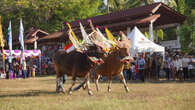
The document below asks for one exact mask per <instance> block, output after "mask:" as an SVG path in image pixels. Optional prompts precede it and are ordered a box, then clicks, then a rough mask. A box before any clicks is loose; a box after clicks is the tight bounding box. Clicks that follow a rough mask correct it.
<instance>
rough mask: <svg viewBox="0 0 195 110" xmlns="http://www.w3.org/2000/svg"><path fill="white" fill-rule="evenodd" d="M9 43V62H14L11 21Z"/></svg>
mask: <svg viewBox="0 0 195 110" xmlns="http://www.w3.org/2000/svg"><path fill="white" fill-rule="evenodd" d="M8 45H9V51H10V55H9V63H12V27H11V21H9V27H8Z"/></svg>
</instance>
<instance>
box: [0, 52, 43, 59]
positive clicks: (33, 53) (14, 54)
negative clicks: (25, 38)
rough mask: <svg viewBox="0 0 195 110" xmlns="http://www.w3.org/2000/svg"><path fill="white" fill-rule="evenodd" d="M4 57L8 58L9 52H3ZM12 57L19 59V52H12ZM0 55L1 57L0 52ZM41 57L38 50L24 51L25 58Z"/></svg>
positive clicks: (0, 53)
mask: <svg viewBox="0 0 195 110" xmlns="http://www.w3.org/2000/svg"><path fill="white" fill-rule="evenodd" d="M4 52H5V56H6V58H8V57H9V56H10V50H5V51H4ZM11 52H12V56H13V57H21V53H22V52H21V50H12V51H11ZM0 55H2V52H0ZM39 55H41V51H40V50H24V56H25V57H31V56H39Z"/></svg>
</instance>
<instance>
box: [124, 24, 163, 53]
mask: <svg viewBox="0 0 195 110" xmlns="http://www.w3.org/2000/svg"><path fill="white" fill-rule="evenodd" d="M127 36H128V39H130V40H131V42H132V48H131V52H132V55H133V56H134V55H135V54H136V53H139V52H161V53H163V54H164V53H165V48H164V47H162V46H160V45H157V44H155V43H154V42H152V41H150V40H149V39H147V38H146V37H145V36H144V35H143V34H142V33H141V31H140V30H139V29H138V28H137V27H136V26H135V27H134V29H133V30H132V32H131V33H127Z"/></svg>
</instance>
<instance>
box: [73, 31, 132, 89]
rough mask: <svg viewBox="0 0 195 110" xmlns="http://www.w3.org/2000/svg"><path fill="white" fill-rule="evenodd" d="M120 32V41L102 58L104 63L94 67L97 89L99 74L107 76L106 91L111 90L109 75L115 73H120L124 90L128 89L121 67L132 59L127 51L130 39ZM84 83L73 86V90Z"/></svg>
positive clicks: (129, 46)
mask: <svg viewBox="0 0 195 110" xmlns="http://www.w3.org/2000/svg"><path fill="white" fill-rule="evenodd" d="M120 34H122V41H119V42H118V43H117V47H116V48H115V49H113V50H112V51H111V52H110V53H109V54H108V56H107V57H105V58H104V63H103V64H102V65H99V66H98V67H97V68H96V74H95V84H96V89H97V91H98V90H99V85H98V79H99V78H100V75H101V76H107V78H108V82H109V85H108V92H110V91H111V87H110V86H111V77H112V76H115V75H120V79H121V80H122V82H123V84H124V87H125V89H126V91H127V92H128V91H129V90H128V87H127V84H126V81H125V79H124V76H123V69H124V65H125V64H128V63H129V62H130V61H132V60H133V58H132V57H130V51H129V49H130V48H131V41H130V40H128V39H127V37H126V36H125V35H124V33H123V32H120ZM84 83H85V82H83V83H81V84H80V85H79V86H78V87H76V88H74V90H78V89H79V88H80V87H82V86H83V85H84Z"/></svg>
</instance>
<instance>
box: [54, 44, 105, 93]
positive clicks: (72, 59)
mask: <svg viewBox="0 0 195 110" xmlns="http://www.w3.org/2000/svg"><path fill="white" fill-rule="evenodd" d="M103 55H104V51H103V49H102V48H101V47H99V46H97V45H95V44H94V45H92V46H89V47H88V50H86V51H83V52H81V51H77V50H74V51H71V52H70V53H66V52H65V51H59V52H57V53H56V54H55V55H54V65H55V70H56V76H57V77H56V91H57V92H59V90H60V89H62V91H63V92H64V88H63V84H62V76H63V75H64V74H66V75H68V76H72V80H73V82H72V85H71V87H70V88H69V94H70V93H71V92H72V87H73V86H74V84H75V81H76V77H84V78H85V81H86V82H87V88H88V94H89V95H92V91H91V90H90V87H89V73H90V72H91V71H92V70H93V68H95V66H96V64H97V63H102V61H101V60H100V59H99V58H100V57H103ZM94 57H96V58H98V59H99V60H96V62H95V60H94V59H93V58H94Z"/></svg>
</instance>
